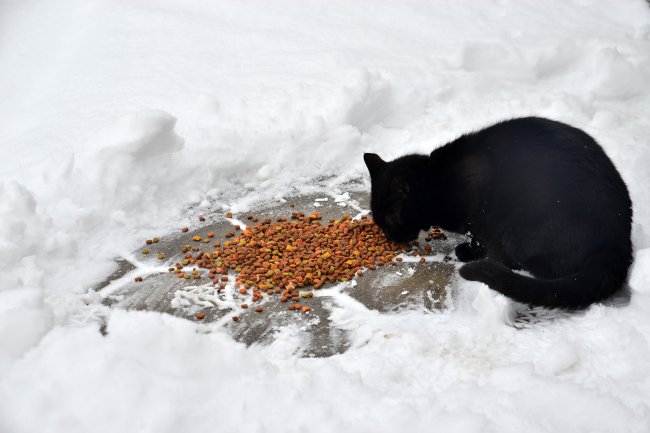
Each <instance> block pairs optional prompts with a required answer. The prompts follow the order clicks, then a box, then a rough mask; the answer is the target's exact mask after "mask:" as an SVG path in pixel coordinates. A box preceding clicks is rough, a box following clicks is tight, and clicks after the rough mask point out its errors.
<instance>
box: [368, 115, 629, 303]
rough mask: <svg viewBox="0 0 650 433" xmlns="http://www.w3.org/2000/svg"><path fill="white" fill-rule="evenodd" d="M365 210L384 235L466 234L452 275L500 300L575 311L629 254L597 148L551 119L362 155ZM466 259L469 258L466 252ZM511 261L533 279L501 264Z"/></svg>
mask: <svg viewBox="0 0 650 433" xmlns="http://www.w3.org/2000/svg"><path fill="white" fill-rule="evenodd" d="M364 160H365V162H366V165H367V166H368V170H369V171H370V177H371V181H372V192H371V202H370V204H371V208H372V213H373V216H374V219H375V221H376V222H377V224H378V225H379V226H380V227H381V228H382V229H383V231H384V232H385V233H386V235H387V236H388V237H389V238H391V239H393V240H395V241H398V242H404V241H410V240H413V239H415V238H416V237H417V236H418V233H419V231H420V230H426V229H428V228H429V227H431V226H432V225H434V226H440V227H441V228H443V229H445V230H449V231H452V232H457V233H469V235H470V239H471V241H470V242H468V243H464V244H461V245H458V246H457V247H456V256H457V257H458V259H459V260H461V261H463V262H469V261H473V262H472V263H467V264H465V265H463V267H462V268H461V269H460V275H461V276H462V277H463V278H465V279H467V280H473V281H481V282H484V283H485V284H487V285H488V286H489V287H490V288H492V289H494V290H496V291H498V292H501V293H503V294H504V295H506V296H509V297H510V298H512V299H514V300H516V301H519V302H522V303H526V304H531V305H539V306H544V307H549V308H563V309H576V308H584V307H586V306H588V305H590V304H591V303H594V302H598V301H601V300H603V299H605V298H607V297H608V296H610V295H611V294H613V293H615V292H616V291H617V290H618V289H620V288H621V287H623V285H624V284H625V282H626V280H627V274H628V268H629V267H630V264H631V262H632V243H631V240H630V232H631V223H632V203H631V200H630V196H629V193H628V191H627V187H626V186H625V183H624V182H623V180H622V179H621V176H620V175H619V173H618V171H617V170H616V168H615V167H614V164H613V163H612V162H611V160H610V159H609V158H608V157H607V155H606V154H605V152H604V151H603V149H602V148H601V147H600V146H599V145H598V143H596V142H595V141H594V139H593V138H591V137H590V136H589V135H588V134H586V133H585V132H584V131H581V130H580V129H577V128H574V127H571V126H569V125H566V124H563V123H560V122H556V121H553V120H548V119H542V118H537V117H527V118H520V119H513V120H507V121H504V122H501V123H497V124H496V125H493V126H490V127H488V128H486V129H483V130H481V131H478V132H474V133H470V134H466V135H463V136H462V137H460V138H458V139H457V140H454V141H452V142H451V143H448V144H446V145H444V146H442V147H440V148H438V149H436V150H434V151H433V152H431V154H430V155H429V156H425V155H406V156H403V157H401V158H398V159H396V160H394V161H391V162H385V161H383V160H382V159H381V158H380V157H379V156H378V155H376V154H373V153H366V154H365V155H364ZM474 260H475V261H474ZM512 269H523V270H526V271H528V272H530V273H531V274H532V275H533V276H534V278H531V277H528V276H524V275H521V274H519V273H516V272H513V271H512Z"/></svg>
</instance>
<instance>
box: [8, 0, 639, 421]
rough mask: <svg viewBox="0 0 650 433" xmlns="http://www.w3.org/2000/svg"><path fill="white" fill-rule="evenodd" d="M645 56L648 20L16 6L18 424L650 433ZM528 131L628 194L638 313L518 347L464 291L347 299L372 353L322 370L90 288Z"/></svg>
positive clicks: (353, 353)
mask: <svg viewBox="0 0 650 433" xmlns="http://www.w3.org/2000/svg"><path fill="white" fill-rule="evenodd" d="M649 53H650V9H649V8H648V6H647V4H646V2H644V1H642V0H604V1H598V2H596V1H592V0H575V1H562V2H559V1H558V2H553V4H552V5H550V4H548V3H543V4H542V3H540V2H535V1H532V0H530V1H529V0H526V1H517V2H512V1H502V0H499V1H492V2H487V3H486V2H477V1H472V2H455V1H452V0H436V1H434V2H429V3H425V2H421V3H418V2H374V3H373V4H372V5H369V4H365V3H363V2H355V3H353V4H349V2H343V1H331V0H330V1H327V2H310V3H309V4H306V3H304V2H295V1H282V2H279V3H275V4H274V5H273V6H271V5H269V4H268V3H267V2H262V1H258V0H252V1H247V2H245V3H241V2H230V1H225V2H217V3H206V2H201V1H198V0H192V1H183V2H179V1H178V0H166V1H160V2H157V3H156V4H155V5H153V4H151V3H150V2H143V1H132V2H127V3H115V2H112V3H106V2H100V1H74V0H57V1H34V2H28V3H25V2H18V1H10V2H4V3H2V5H0V64H3V65H11V67H8V68H0V94H2V95H3V97H2V99H1V100H0V122H2V128H0V149H1V150H2V151H3V155H5V157H4V158H2V159H1V160H0V272H1V273H2V279H0V341H2V350H1V351H0V371H2V373H1V374H0V400H1V401H2V402H3V405H1V406H0V430H2V431H3V432H4V431H7V432H14V431H16V432H17V431H42V430H47V431H66V432H70V431H89V430H92V431H134V430H137V431H179V430H183V431H184V430H189V429H192V428H196V429H199V428H201V429H206V428H211V429H214V428H215V427H216V426H218V428H219V429H223V430H226V429H228V430H233V431H332V430H344V431H349V430H353V431H373V432H378V431H396V430H398V429H409V430H412V431H431V430H432V429H434V430H440V431H462V432H471V431H495V432H496V431H498V432H504V431H506V432H507V431H521V430H524V429H525V430H527V431H532V432H537V431H540V432H541V431H576V432H578V431H585V432H586V431H599V430H600V431H631V432H645V431H648V430H650V414H649V410H650V397H649V396H650V378H649V375H648V373H647V370H648V369H647V365H648V362H649V361H650V353H649V349H648V341H649V340H650V319H649V317H650V311H649V310H650V295H649V293H648V288H649V287H650V262H649V253H648V251H650V236H649V235H648V234H649V233H650V196H649V193H648V185H649V184H650V171H648V170H647V167H648V166H649V165H650V147H649V146H648V137H649V136H650V120H648V119H650V112H649V110H650V108H649V107H650V95H649V93H650V81H648V80H647V79H646V76H647V75H648V73H649V71H650V54H649ZM527 114H537V115H544V116H549V117H553V118H556V119H559V120H564V121H567V122H569V123H572V124H574V125H576V126H579V127H582V128H584V129H585V130H587V131H588V132H590V133H591V134H593V135H594V136H595V137H596V138H597V140H598V141H599V142H600V143H601V144H602V145H603V147H604V148H605V149H606V151H607V152H608V154H609V155H610V156H611V157H612V159H613V160H614V162H615V163H616V165H617V167H619V170H620V171H621V174H622V176H623V178H624V179H625V181H626V182H627V184H628V186H629V189H630V192H631V194H632V199H633V202H634V233H633V240H634V244H635V248H636V253H635V264H634V267H633V269H632V271H631V276H630V286H631V289H632V298H631V302H630V305H629V306H626V307H622V308H621V307H605V306H594V307H592V308H591V309H589V310H588V311H587V312H585V313H584V314H576V315H571V316H568V317H561V318H558V319H556V320H552V321H546V322H542V323H538V324H536V325H532V326H529V327H527V328H524V329H521V330H515V329H514V328H513V327H512V326H510V325H509V322H510V321H511V320H512V315H513V309H514V308H516V307H517V306H515V305H512V304H511V303H509V302H508V301H507V300H505V299H504V298H503V297H500V296H498V295H496V294H494V293H493V292H491V291H489V290H488V289H486V288H485V287H484V286H481V285H480V284H475V283H463V282H461V283H460V284H459V287H458V291H459V296H458V298H457V299H456V300H455V304H454V308H453V309H452V310H451V311H447V312H444V313H437V314H427V313H424V312H404V313H400V314H397V315H380V314H377V313H375V312H372V311H367V310H365V309H363V308H360V307H359V305H356V304H353V303H350V304H349V305H348V304H342V305H339V306H338V307H337V308H336V309H335V311H334V313H333V320H335V322H336V324H337V326H340V327H342V328H344V329H348V331H349V333H350V338H352V341H353V347H352V348H351V349H350V350H349V351H348V352H346V353H345V354H344V355H340V356H335V357H333V358H329V359H319V360H313V359H297V358H295V357H294V356H293V355H292V354H291V351H290V350H288V349H287V348H289V347H290V346H291V344H290V340H291V338H293V337H292V336H291V335H292V334H291V333H290V332H287V335H286V342H287V344H286V346H283V347H266V348H265V347H255V348H251V349H244V348H243V347H241V346H240V345H238V344H236V343H234V342H232V341H231V340H230V339H229V338H228V337H227V336H226V335H225V334H224V333H222V332H221V331H216V332H213V333H210V334H201V333H197V332H196V329H195V328H194V326H193V325H192V324H190V323H186V322H184V321H181V320H178V319H174V318H171V317H166V316H163V315H159V314H154V313H142V312H121V311H110V310H108V309H107V308H105V307H102V306H101V304H99V298H98V296H97V294H95V293H94V292H92V291H90V292H89V291H88V289H89V288H91V287H93V286H94V285H95V284H96V283H97V281H98V280H100V279H102V278H103V277H104V276H105V275H107V274H108V272H110V271H111V269H112V267H113V258H114V257H116V256H119V255H123V254H128V253H129V252H130V251H132V250H133V249H134V248H135V247H136V246H137V245H138V244H139V243H140V242H141V241H142V239H145V238H146V237H149V236H151V234H152V233H156V234H160V233H166V232H168V231H171V230H175V229H177V228H178V227H180V226H184V225H187V224H188V223H189V222H190V221H193V220H194V218H195V217H196V215H197V214H198V213H199V212H200V213H207V212H213V211H214V212H221V211H222V210H224V209H227V208H228V209H242V210H243V209H246V208H247V207H250V206H251V205H253V204H254V203H255V202H256V201H260V200H263V199H265V198H268V197H277V196H282V195H285V194H288V193H291V192H304V191H308V190H312V189H314V188H316V187H317V186H316V185H318V187H326V188H328V189H330V190H333V191H334V190H337V189H338V188H340V186H341V185H343V184H345V182H347V181H350V180H360V179H361V183H360V184H361V185H362V186H363V185H366V186H367V183H366V182H367V180H364V179H365V177H364V176H366V173H365V167H364V164H363V161H362V158H361V156H362V154H363V152H365V151H374V152H378V153H380V154H381V155H382V156H383V157H385V158H393V157H396V156H399V155H402V154H404V153H406V152H429V151H431V149H433V148H434V147H436V146H439V145H441V144H443V143H444V142H446V141H448V140H450V139H453V138H455V137H456V136H458V135H459V134H462V133H464V132H467V131H468V130H472V129H476V128H479V127H481V126H484V125H486V124H489V123H490V122H493V121H495V120H500V119H503V118H507V117H512V116H521V115H527ZM102 318H108V330H109V334H108V335H107V336H105V337H102V335H101V334H100V333H99V332H98V322H99V321H100V319H102ZM271 402H272V403H271ZM274 408H282V409H285V410H287V412H286V413H288V414H290V415H286V416H284V415H278V414H277V410H276V409H274Z"/></svg>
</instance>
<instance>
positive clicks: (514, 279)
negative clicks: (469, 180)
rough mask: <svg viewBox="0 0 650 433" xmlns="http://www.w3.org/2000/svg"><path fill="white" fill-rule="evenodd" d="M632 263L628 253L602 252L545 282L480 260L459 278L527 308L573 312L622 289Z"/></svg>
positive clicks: (461, 270)
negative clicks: (578, 266)
mask: <svg viewBox="0 0 650 433" xmlns="http://www.w3.org/2000/svg"><path fill="white" fill-rule="evenodd" d="M626 258H627V259H628V260H627V261H626V260H625V259H626ZM630 261H631V256H630V254H629V253H628V254H627V255H625V254H615V253H613V252H600V253H597V254H596V255H594V256H593V257H592V258H591V259H589V260H588V261H587V263H585V266H584V268H583V269H582V270H580V271H579V272H576V273H575V274H571V275H567V276H565V277H561V278H556V279H549V280H545V279H540V278H532V277H527V276H525V275H521V274H518V273H516V272H513V271H512V270H511V269H510V268H508V267H506V266H505V265H503V264H501V263H499V262H495V261H493V260H479V261H476V262H471V263H467V264H465V265H464V266H463V267H462V268H460V275H461V276H462V277H463V278H465V279H466V280H471V281H480V282H482V283H485V284H487V285H488V286H489V287H490V288H491V289H493V290H496V291H497V292H500V293H503V294H504V295H506V296H508V297H509V298H512V299H514V300H515V301H518V302H521V303H524V304H529V305H534V306H540V307H547V308H562V309H567V310H573V309H579V308H585V307H587V306H589V305H590V304H593V303H594V302H599V301H602V300H603V299H605V298H607V297H609V296H610V295H612V294H614V293H615V292H616V291H617V290H619V289H620V288H621V287H623V285H624V284H625V281H626V280H627V271H628V268H629V265H630Z"/></svg>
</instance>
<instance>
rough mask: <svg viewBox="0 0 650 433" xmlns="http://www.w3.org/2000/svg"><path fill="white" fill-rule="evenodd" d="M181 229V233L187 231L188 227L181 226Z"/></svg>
mask: <svg viewBox="0 0 650 433" xmlns="http://www.w3.org/2000/svg"><path fill="white" fill-rule="evenodd" d="M181 231H182V232H183V233H187V232H189V231H190V229H189V228H187V227H183V228H182V229H181Z"/></svg>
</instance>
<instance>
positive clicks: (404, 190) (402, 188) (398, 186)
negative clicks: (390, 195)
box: [390, 176, 411, 198]
mask: <svg viewBox="0 0 650 433" xmlns="http://www.w3.org/2000/svg"><path fill="white" fill-rule="evenodd" d="M390 187H391V189H392V190H393V191H394V192H396V193H397V195H399V196H400V197H402V198H406V197H407V196H408V195H409V193H410V192H411V187H410V186H409V184H408V182H407V181H406V180H404V178H403V177H399V176H395V177H394V178H392V179H391V180H390Z"/></svg>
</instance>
